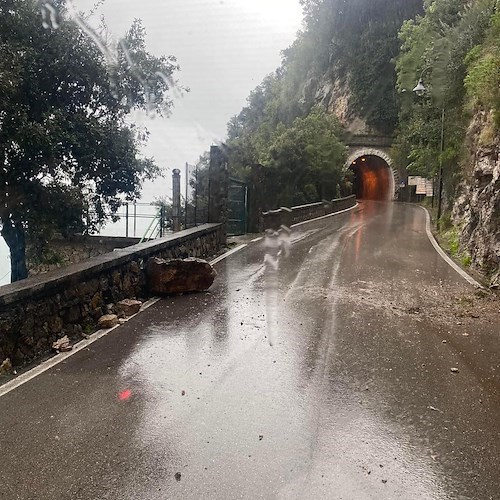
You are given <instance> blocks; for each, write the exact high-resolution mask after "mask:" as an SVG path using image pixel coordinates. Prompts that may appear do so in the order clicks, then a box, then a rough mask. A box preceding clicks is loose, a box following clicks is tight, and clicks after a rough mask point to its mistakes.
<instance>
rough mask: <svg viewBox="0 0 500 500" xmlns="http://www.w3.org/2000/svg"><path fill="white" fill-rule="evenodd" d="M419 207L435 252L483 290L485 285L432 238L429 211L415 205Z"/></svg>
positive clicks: (468, 280) (473, 284) (472, 283)
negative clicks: (422, 212)
mask: <svg viewBox="0 0 500 500" xmlns="http://www.w3.org/2000/svg"><path fill="white" fill-rule="evenodd" d="M415 206H417V207H419V208H421V209H422V210H423V211H424V212H425V217H426V221H425V232H426V233H427V237H428V238H429V241H430V242H431V244H432V246H433V247H434V249H435V250H436V252H437V253H438V254H439V255H440V256H441V257H442V259H443V260H444V261H445V262H446V263H447V264H448V265H449V266H450V267H451V268H453V269H454V270H455V271H456V272H457V273H458V274H460V276H462V278H463V279H464V280H466V281H467V282H468V283H470V284H471V285H472V286H474V287H476V288H479V289H481V290H484V289H485V287H484V286H483V285H481V283H479V282H477V281H476V280H475V279H474V278H473V277H472V276H470V275H469V274H467V273H466V272H465V271H464V270H463V269H462V268H461V267H460V266H459V265H458V264H456V263H455V262H454V261H453V260H452V259H451V258H450V257H449V256H448V255H447V254H446V252H445V251H444V250H443V249H442V248H441V247H440V246H439V243H438V242H437V241H436V238H434V235H433V234H432V231H431V216H430V214H429V211H428V210H427V209H426V208H425V207H423V206H421V205H415Z"/></svg>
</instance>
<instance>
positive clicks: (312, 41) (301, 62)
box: [228, 0, 422, 208]
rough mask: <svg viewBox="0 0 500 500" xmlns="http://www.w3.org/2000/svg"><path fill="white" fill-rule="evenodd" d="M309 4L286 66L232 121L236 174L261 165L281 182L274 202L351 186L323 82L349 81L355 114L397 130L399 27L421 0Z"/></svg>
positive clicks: (377, 127)
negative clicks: (323, 99) (308, 139)
mask: <svg viewBox="0 0 500 500" xmlns="http://www.w3.org/2000/svg"><path fill="white" fill-rule="evenodd" d="M302 5H303V9H304V23H303V29H302V31H300V32H299V33H298V36H297V39H296V40H295V42H294V43H293V44H292V45H291V46H290V47H288V48H287V49H285V50H284V51H283V57H282V64H281V66H280V67H279V68H278V69H277V70H276V72H275V73H273V74H271V75H268V76H267V77H266V78H265V79H264V80H263V81H262V83H261V84H260V85H259V86H258V87H257V88H256V89H255V90H254V91H253V92H251V94H250V96H249V97H248V104H247V106H245V107H244V108H243V110H242V111H241V112H240V114H239V115H238V116H235V117H234V118H233V119H232V120H231V121H230V123H229V125H228V151H229V156H230V165H231V169H232V172H233V175H236V176H238V177H240V178H243V179H247V178H248V177H249V172H250V167H251V165H255V164H259V165H262V166H263V167H264V169H265V170H264V171H265V172H266V178H267V180H268V182H278V183H279V185H278V186H275V190H274V191H275V192H274V195H275V198H276V199H275V204H276V203H281V204H283V203H285V202H286V203H300V202H306V201H307V202H309V201H317V200H318V199H319V198H320V197H331V196H335V195H336V194H338V193H341V194H345V193H346V190H347V189H348V188H347V186H349V185H350V180H349V172H346V171H345V170H344V161H345V155H344V154H340V153H339V152H340V151H341V149H342V148H341V147H340V142H342V140H343V131H342V128H341V127H340V125H339V124H338V123H334V121H335V119H334V118H332V117H328V116H326V115H328V114H329V112H330V110H328V109H327V104H328V103H322V104H321V103H320V102H319V99H318V91H319V90H320V89H321V87H322V86H323V85H328V84H331V83H332V82H340V85H341V86H342V87H343V88H346V89H348V92H349V106H350V110H351V113H352V115H353V116H354V115H357V116H361V117H362V118H363V119H364V120H365V121H366V122H367V124H368V125H369V126H370V127H372V129H373V130H374V131H376V132H377V133H380V134H391V133H392V132H393V130H394V127H395V125H396V121H397V118H398V112H399V101H398V96H397V92H396V90H395V86H396V72H395V67H394V62H393V60H394V58H395V57H396V56H397V54H398V50H399V45H400V42H399V40H398V31H399V29H400V27H401V24H402V23H403V21H404V20H405V19H409V18H411V17H413V16H415V15H416V14H417V13H418V12H421V10H422V0H394V1H390V2H388V1H387V0H349V1H347V0H303V1H302ZM313 123H314V125H313ZM311 127H319V129H320V130H321V132H320V133H319V136H317V137H315V136H314V135H313V136H311V140H313V141H314V142H313V143H312V144H311V145H310V146H309V147H308V148H306V146H305V143H304V142H303V139H304V138H306V137H309V136H310V134H309V133H310V128H311ZM292 138H293V139H295V138H297V141H296V142H294V141H293V140H292ZM298 138H300V139H298ZM319 144H321V145H322V146H321V148H320V147H318V145H319ZM288 146H289V147H290V150H288V151H286V147H288ZM292 146H293V147H292ZM300 148H302V149H300ZM313 149H315V150H316V151H318V155H319V157H318V159H317V160H315V159H314V155H312V154H311V151H312V150H313ZM278 150H279V152H278ZM319 151H324V152H323V153H321V154H319ZM318 163H320V164H321V167H318ZM299 165H300V167H299ZM327 179H328V181H327ZM313 187H314V189H313ZM267 208H273V207H267Z"/></svg>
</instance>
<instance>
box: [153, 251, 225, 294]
mask: <svg viewBox="0 0 500 500" xmlns="http://www.w3.org/2000/svg"><path fill="white" fill-rule="evenodd" d="M146 274H147V279H148V288H149V291H150V292H151V293H153V294H155V295H171V294H176V293H188V292H204V291H205V290H208V289H209V288H210V286H211V285H212V283H213V282H214V279H215V276H216V274H217V273H216V272H215V269H214V268H213V267H212V266H211V265H210V264H209V263H208V262H207V261H205V260H201V259H173V260H164V259H159V258H158V257H152V258H151V259H149V260H148V264H147V267H146Z"/></svg>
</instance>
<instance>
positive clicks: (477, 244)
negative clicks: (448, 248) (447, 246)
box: [453, 111, 500, 286]
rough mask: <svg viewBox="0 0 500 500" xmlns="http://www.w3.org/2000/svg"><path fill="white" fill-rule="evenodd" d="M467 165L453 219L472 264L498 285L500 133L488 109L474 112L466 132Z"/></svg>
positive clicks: (499, 248) (499, 266) (499, 278)
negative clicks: (460, 227) (468, 154)
mask: <svg viewBox="0 0 500 500" xmlns="http://www.w3.org/2000/svg"><path fill="white" fill-rule="evenodd" d="M467 148H468V151H469V152H470V160H469V162H468V163H469V165H468V167H466V168H465V169H464V178H463V180H462V182H461V184H460V186H459V190H458V193H457V197H456V201H455V204H454V208H453V219H454V222H455V223H456V224H459V225H461V226H462V227H463V230H462V234H461V238H460V244H461V246H462V248H463V249H465V250H467V251H468V252H469V254H470V255H471V258H472V263H473V265H474V266H475V267H476V268H477V269H478V270H480V271H482V272H483V273H486V274H488V275H489V276H490V278H491V284H492V285H496V286H499V285H500V136H499V134H498V131H496V132H495V129H494V127H493V117H492V114H491V113H487V112H485V111H479V112H477V113H476V114H475V115H474V117H473V119H472V121H471V124H470V127H469V130H468V132H467Z"/></svg>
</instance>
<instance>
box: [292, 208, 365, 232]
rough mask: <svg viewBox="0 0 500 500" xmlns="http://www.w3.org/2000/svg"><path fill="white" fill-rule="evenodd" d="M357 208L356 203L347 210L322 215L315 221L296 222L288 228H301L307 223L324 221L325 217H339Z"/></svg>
mask: <svg viewBox="0 0 500 500" xmlns="http://www.w3.org/2000/svg"><path fill="white" fill-rule="evenodd" d="M357 207H359V203H358V202H356V205H354V206H352V207H349V208H345V209H344V210H340V211H339V212H333V213H331V214H327V215H322V216H321V217H316V218H315V219H309V220H305V221H303V222H297V224H292V225H291V226H290V227H292V228H294V227H297V226H303V225H304V224H307V223H309V222H314V221H316V220H321V219H326V218H327V217H333V216H334V215H339V214H343V213H344V212H349V210H353V209H354V208H357Z"/></svg>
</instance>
